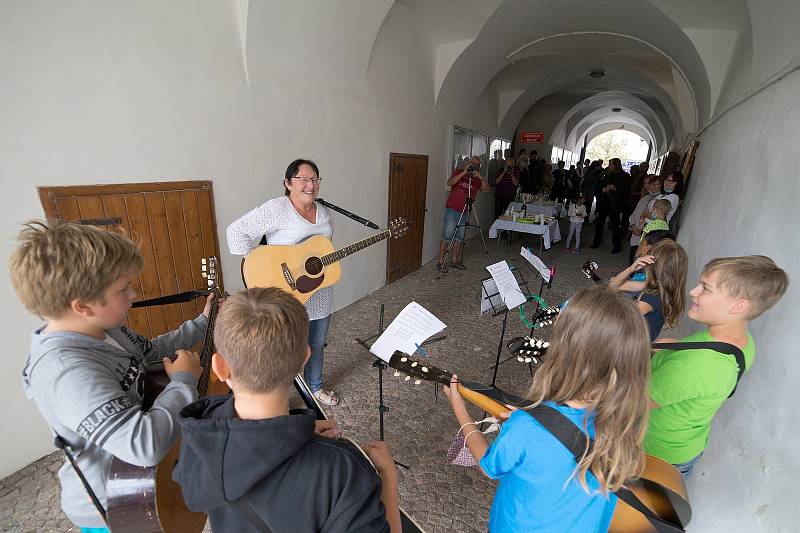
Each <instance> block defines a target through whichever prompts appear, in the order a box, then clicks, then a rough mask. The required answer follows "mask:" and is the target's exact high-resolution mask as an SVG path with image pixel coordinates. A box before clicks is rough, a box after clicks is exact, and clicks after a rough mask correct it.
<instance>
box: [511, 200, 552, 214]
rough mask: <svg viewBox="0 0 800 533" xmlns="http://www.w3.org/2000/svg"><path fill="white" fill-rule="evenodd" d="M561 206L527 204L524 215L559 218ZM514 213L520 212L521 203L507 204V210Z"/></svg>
mask: <svg viewBox="0 0 800 533" xmlns="http://www.w3.org/2000/svg"><path fill="white" fill-rule="evenodd" d="M563 208H564V206H563V204H535V203H528V204H525V213H526V214H527V216H531V215H545V216H548V217H555V216H559V214H560V213H561V211H562V210H563ZM509 210H514V211H521V210H522V202H511V203H510V204H508V209H507V210H506V211H507V212H508V211H509Z"/></svg>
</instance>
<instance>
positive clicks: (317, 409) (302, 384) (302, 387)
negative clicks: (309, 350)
mask: <svg viewBox="0 0 800 533" xmlns="http://www.w3.org/2000/svg"><path fill="white" fill-rule="evenodd" d="M294 388H295V390H296V391H297V393H298V394H299V395H300V397H301V398H302V399H303V403H305V404H306V407H307V408H309V409H311V410H312V411H314V413H315V414H316V415H317V420H327V418H328V417H326V416H325V411H323V410H322V406H321V405H320V404H319V402H318V401H317V398H316V397H315V396H314V394H313V393H312V392H311V389H310V388H309V386H308V383H306V381H305V380H304V379H303V377H302V376H300V375H297V376H296V377H295V378H294ZM338 439H339V440H341V441H345V442H347V443H348V444H349V445H351V446H352V447H354V448H355V449H356V450H358V451H359V452H360V453H361V454H362V455H363V456H364V457H365V458H366V459H367V461H369V464H372V461H371V460H370V458H369V456H368V455H367V454H366V452H364V450H362V449H361V446H359V445H358V444H356V443H355V442H353V441H352V440H350V439H348V438H347V437H342V436H339V437H338ZM373 466H374V465H373ZM400 523H401V524H402V526H403V533H425V530H423V529H422V527H421V526H420V525H419V524H417V523H416V522H415V521H414V519H413V518H411V517H410V516H409V515H408V513H406V512H405V511H404V510H403V509H402V508H401V509H400Z"/></svg>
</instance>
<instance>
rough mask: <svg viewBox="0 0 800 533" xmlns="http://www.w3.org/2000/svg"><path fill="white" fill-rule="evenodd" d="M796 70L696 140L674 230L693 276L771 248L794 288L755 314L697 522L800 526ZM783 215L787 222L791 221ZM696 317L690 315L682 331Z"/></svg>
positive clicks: (716, 526) (721, 416) (722, 527)
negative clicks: (719, 261)
mask: <svg viewBox="0 0 800 533" xmlns="http://www.w3.org/2000/svg"><path fill="white" fill-rule="evenodd" d="M799 92H800V73H798V72H795V73H794V74H792V75H791V76H790V77H788V78H786V79H785V80H784V81H782V82H780V83H778V84H776V85H774V86H773V87H771V88H770V89H768V90H766V91H764V92H762V93H761V94H759V95H757V96H756V97H754V98H752V99H751V100H749V101H747V102H745V103H744V104H742V105H741V106H739V107H738V108H737V109H735V110H734V111H732V112H731V113H729V114H728V115H726V116H725V117H723V118H722V119H720V120H719V122H717V123H716V124H714V125H713V126H711V127H710V128H709V129H708V130H707V131H706V133H705V134H704V135H703V137H702V138H701V140H700V149H699V151H698V156H697V160H696V162H695V167H694V170H693V172H692V178H691V183H690V191H689V196H688V199H687V203H686V206H685V213H684V217H683V220H682V222H681V230H680V233H679V235H678V240H679V242H680V243H681V244H682V245H683V246H684V248H686V250H687V251H688V252H689V261H690V264H689V280H690V284H692V283H696V280H697V278H698V275H699V272H700V270H701V269H702V267H703V265H704V264H705V263H706V262H707V261H708V260H710V259H712V258H714V257H719V256H732V255H749V254H764V255H768V256H770V257H772V258H773V259H774V260H775V262H776V263H777V264H778V265H779V266H780V267H781V268H783V269H784V270H786V271H787V272H789V275H790V277H791V285H790V287H789V291H788V293H787V294H786V296H784V298H783V299H782V300H781V301H780V302H779V303H778V305H777V306H776V307H775V308H773V309H772V310H770V311H768V312H767V313H766V314H765V315H763V316H762V317H760V318H758V319H757V320H755V321H754V322H753V323H752V324H751V326H752V327H751V332H752V334H753V337H754V338H755V341H756V347H757V352H756V360H755V363H754V365H753V368H752V369H751V371H750V372H749V373H748V374H747V375H746V376H745V377H744V378H743V380H742V383H741V385H740V386H739V388H738V390H737V392H736V395H735V396H734V397H733V398H731V399H729V400H728V401H727V402H726V403H725V404H724V405H723V407H722V409H721V410H720V412H719V413H718V415H717V416H716V418H715V420H714V423H713V428H712V433H711V442H710V445H709V447H708V449H707V450H706V452H705V455H704V456H703V458H702V459H701V460H700V463H699V465H698V467H697V469H696V472H695V474H694V477H693V478H692V479H691V481H690V483H689V492H690V496H691V500H692V506H693V509H694V512H695V515H694V518H693V520H692V523H691V527H690V531H696V532H704V533H705V532H730V531H747V532H751V531H753V532H756V531H763V532H783V531H787V532H788V531H796V530H797V523H798V520H800V506H798V505H797V478H798V475H800V459H798V457H797V453H796V450H797V442H798V440H799V439H800V430H798V425H797V423H796V421H797V418H798V415H799V414H800V413H798V407H797V405H798V404H797V394H796V390H797V383H798V380H800V363H798V359H797V353H798V352H797V347H796V332H797V331H798V330H800V319H798V314H797V311H796V310H797V308H798V306H800V291H798V284H799V283H800V256H798V253H797V251H798V249H800V234H798V232H797V231H796V230H795V228H793V225H792V224H791V223H790V221H791V219H792V213H794V212H795V211H796V209H797V202H798V200H800V185H799V183H800V182H798V179H797V172H796V169H797V146H798V143H799V142H800V135H799V134H798V132H797V124H798V122H799V121H800V109H798V107H797V105H796V100H797V94H798V93H799ZM787 221H788V222H789V223H787ZM696 329H698V327H697V326H696V325H694V324H690V323H686V324H685V326H684V328H682V331H681V333H685V332H688V331H689V330H691V331H694V330H696Z"/></svg>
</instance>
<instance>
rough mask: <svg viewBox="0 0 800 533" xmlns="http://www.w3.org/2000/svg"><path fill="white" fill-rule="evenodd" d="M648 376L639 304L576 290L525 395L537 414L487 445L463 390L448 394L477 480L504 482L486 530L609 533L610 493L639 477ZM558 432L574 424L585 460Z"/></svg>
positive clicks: (527, 414)
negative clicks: (479, 476) (479, 473)
mask: <svg viewBox="0 0 800 533" xmlns="http://www.w3.org/2000/svg"><path fill="white" fill-rule="evenodd" d="M649 372H650V342H649V337H648V333H647V326H646V324H645V321H644V319H643V318H642V316H641V314H640V313H639V311H638V309H637V308H636V305H635V304H634V302H633V301H632V300H630V299H629V298H627V297H626V296H624V295H622V294H620V293H617V292H615V291H614V290H613V289H610V288H608V287H604V286H597V287H593V288H591V289H583V290H581V291H579V292H578V293H577V294H576V295H575V296H574V297H573V298H572V299H571V300H570V305H569V306H568V307H567V308H566V309H564V311H562V313H561V315H560V318H559V319H558V320H557V321H556V323H555V325H554V327H553V332H552V336H551V338H550V347H549V349H548V357H547V359H546V360H545V361H544V363H543V364H542V366H541V367H539V370H538V371H537V372H536V376H535V377H534V382H533V386H532V387H531V390H530V393H529V394H528V398H529V399H530V400H531V401H532V402H533V404H534V406H535V407H532V408H525V409H518V410H515V411H513V412H512V413H511V414H510V416H509V417H508V421H507V422H505V423H504V424H503V427H502V429H501V431H500V434H499V436H498V437H497V439H496V440H495V441H494V442H493V443H492V444H491V445H489V444H488V443H487V441H486V439H485V438H484V437H483V435H482V434H481V433H480V432H479V431H478V429H477V427H476V426H475V425H474V424H473V423H472V422H471V421H472V417H471V415H470V414H469V413H468V412H467V409H466V405H465V403H464V399H463V398H462V396H461V394H460V393H459V392H458V391H459V388H460V387H455V386H451V387H446V388H445V391H446V393H447V395H448V398H449V399H450V403H451V404H452V407H453V411H454V413H455V415H456V418H457V419H458V423H459V425H461V426H462V431H463V434H464V436H465V439H466V446H467V447H468V448H469V451H470V452H471V453H472V455H473V457H475V459H476V460H479V461H480V468H481V470H482V471H483V473H484V474H485V475H486V476H488V477H490V478H492V479H499V480H500V484H499V485H498V487H497V492H496V494H495V498H494V502H493V504H492V509H491V513H490V516H489V530H490V531H492V532H493V533H496V532H503V531H509V532H510V531H607V530H608V528H609V525H610V523H611V518H612V514H613V513H614V509H615V506H616V504H617V496H616V495H615V494H613V493H614V492H615V491H617V490H619V489H620V488H621V487H622V486H623V484H624V483H626V482H627V481H628V480H630V479H633V478H636V477H637V476H639V475H640V474H641V473H642V471H643V469H644V465H645V456H644V454H643V452H642V440H643V438H644V432H645V429H646V428H647V413H648V410H647V379H648V375H649ZM451 382H452V383H453V384H456V383H458V378H457V377H456V376H453V378H452V381H451ZM548 417H549V418H548ZM547 420H552V421H554V425H552V424H550V423H547ZM558 426H561V428H562V429H563V428H564V427H570V426H574V427H572V432H573V433H577V435H580V436H577V435H576V438H575V439H573V444H576V445H577V448H578V449H579V450H581V452H582V453H578V454H573V452H572V451H570V450H568V449H567V447H566V445H565V444H562V442H564V440H563V437H557V436H556V432H551V430H553V427H556V428H557V427H558ZM575 428H579V431H577V432H575ZM567 433H568V434H569V431H567ZM589 439H593V440H592V441H591V445H589V442H590V441H589ZM573 449H574V448H573ZM576 459H577V462H576Z"/></svg>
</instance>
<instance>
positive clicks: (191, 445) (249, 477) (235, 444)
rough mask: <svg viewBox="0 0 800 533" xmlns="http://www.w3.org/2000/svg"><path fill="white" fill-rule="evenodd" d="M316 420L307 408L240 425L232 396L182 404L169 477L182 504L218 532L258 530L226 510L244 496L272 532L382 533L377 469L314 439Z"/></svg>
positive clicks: (353, 452)
mask: <svg viewBox="0 0 800 533" xmlns="http://www.w3.org/2000/svg"><path fill="white" fill-rule="evenodd" d="M314 422H315V417H314V413H313V412H312V411H307V410H298V411H292V414H290V415H289V416H278V417H274V418H267V419H264V420H241V419H239V418H237V417H236V413H235V411H234V408H233V397H232V396H211V397H206V398H202V399H200V400H198V401H196V402H194V403H192V404H190V405H188V406H186V407H185V408H184V409H183V410H182V411H181V413H180V417H179V423H180V425H181V429H182V441H181V454H180V460H179V461H178V465H177V467H176V468H175V471H174V473H173V477H174V478H175V481H177V482H178V483H180V485H181V488H182V489H183V498H184V500H185V502H186V504H187V506H188V507H189V508H190V509H192V510H193V511H202V512H204V513H206V514H208V517H209V520H210V521H211V527H212V529H213V530H214V531H219V532H228V531H235V532H249V531H258V530H257V529H256V528H255V527H254V526H253V525H252V524H251V523H250V522H249V521H248V520H247V519H246V518H245V517H244V516H243V515H242V514H241V513H240V512H239V511H238V509H237V508H236V507H235V506H234V505H232V504H231V502H233V501H235V500H237V499H239V498H241V497H242V496H245V495H247V496H246V501H247V502H248V503H249V504H250V505H251V506H252V508H253V509H254V510H255V511H256V512H257V513H258V514H259V516H260V517H261V519H262V520H264V521H265V522H266V523H267V524H268V525H269V527H270V529H271V530H272V531H274V532H275V533H283V532H291V533H295V532H303V531H325V532H339V531H341V532H373V531H380V532H388V531H389V524H388V522H387V521H386V510H385V508H384V506H383V503H382V502H381V481H380V478H379V477H378V474H377V473H376V472H375V469H374V468H373V467H372V465H371V464H370V463H369V462H368V461H367V460H366V458H365V457H364V456H363V455H362V454H361V452H359V451H358V450H357V449H355V448H354V447H353V446H351V445H350V444H347V443H346V442H343V441H339V440H334V439H329V438H326V437H321V436H319V435H316V434H315V433H314Z"/></svg>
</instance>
